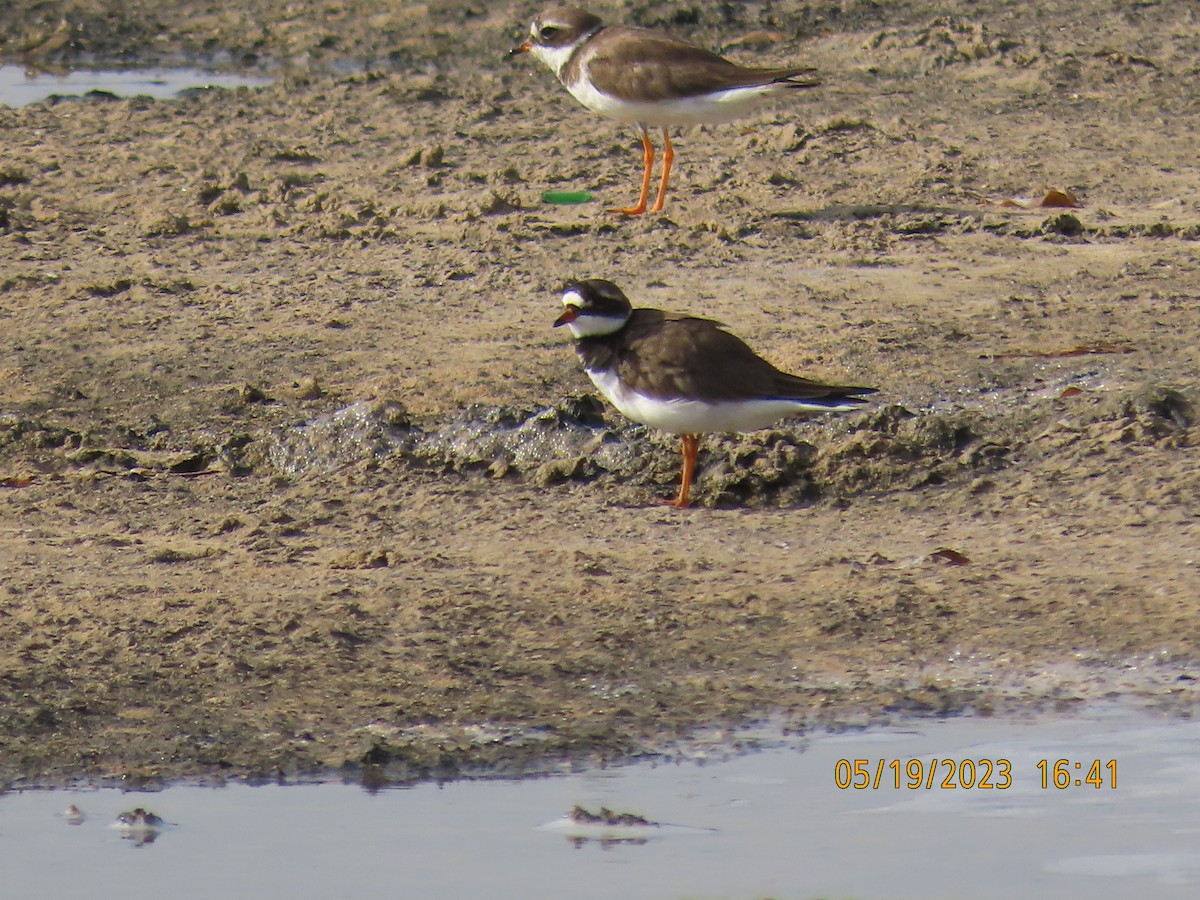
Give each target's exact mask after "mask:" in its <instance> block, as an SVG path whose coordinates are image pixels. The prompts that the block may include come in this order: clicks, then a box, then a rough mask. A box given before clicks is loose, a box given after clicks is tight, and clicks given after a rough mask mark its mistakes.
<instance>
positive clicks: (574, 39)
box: [510, 6, 819, 216]
mask: <svg viewBox="0 0 1200 900" xmlns="http://www.w3.org/2000/svg"><path fill="white" fill-rule="evenodd" d="M511 52H512V54H516V53H532V54H533V55H534V56H535V57H537V58H538V59H539V60H541V61H542V62H543V63H544V64H545V65H546V67H547V68H549V69H550V71H552V72H553V73H554V74H555V75H557V76H558V80H559V81H561V82H562V84H563V86H564V87H565V88H566V89H567V90H568V91H570V93H571V96H572V97H574V98H575V99H576V100H578V101H579V102H580V103H582V104H583V105H584V106H586V107H587V108H588V109H590V110H592V111H593V112H598V113H600V115H602V116H607V117H608V118H610V119H616V120H617V121H619V122H630V123H633V124H635V125H637V127H638V129H639V130H640V131H641V135H642V163H643V172H642V190H641V194H640V195H639V197H638V202H637V205H635V206H632V207H630V208H628V209H614V210H611V211H612V212H617V213H624V214H625V215H631V216H636V215H641V214H642V213H644V212H645V211H646V201H647V200H648V198H649V195H650V176H651V172H652V170H653V167H654V145H653V144H652V143H650V133H649V131H648V127H649V126H652V125H653V126H659V127H661V128H662V135H663V172H662V180H661V181H660V182H659V185H658V197H657V198H656V199H655V201H654V205H653V206H652V207H650V211H651V212H659V211H660V210H661V209H662V207H663V201H664V200H665V199H666V196H667V181H668V179H669V178H670V177H671V163H672V161H673V160H674V158H675V151H674V150H673V149H672V148H671V135H670V133H669V131H668V129H669V127H670V126H672V125H700V124H705V123H717V122H728V121H731V120H733V119H736V118H737V117H739V116H741V115H742V114H743V113H745V112H747V111H748V110H749V109H750V108H751V107H753V106H754V105H755V104H757V103H758V102H759V101H761V100H763V99H764V98H766V97H769V96H771V95H773V94H778V93H783V92H785V91H789V90H794V89H797V88H809V87H815V86H816V85H817V84H819V82H818V81H817V79H815V78H814V77H812V75H813V72H814V71H815V70H813V69H812V68H809V67H808V66H788V67H785V68H779V69H754V68H746V67H744V66H739V65H737V64H736V63H732V62H730V61H729V60H727V59H724V58H723V57H720V56H718V55H717V54H715V53H711V52H709V51H708V50H704V49H702V48H700V47H696V46H693V45H692V44H687V43H684V42H683V41H679V40H676V39H674V38H672V37H668V36H667V35H664V34H659V33H658V32H655V31H649V30H646V29H644V28H626V27H623V26H620V25H605V24H604V23H603V22H602V21H601V20H600V19H599V18H598V17H596V16H594V15H592V14H591V13H589V12H587V11H586V10H583V9H580V8H579V7H576V6H556V7H553V8H551V9H548V10H546V11H545V12H543V13H542V14H541V15H540V16H538V17H537V18H536V19H534V20H533V25H532V26H531V27H530V30H529V38H528V39H527V40H526V41H525V42H524V43H522V44H520V45H519V46H517V47H514V48H513V49H512V51H511ZM510 55H511V54H510Z"/></svg>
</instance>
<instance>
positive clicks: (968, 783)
mask: <svg viewBox="0 0 1200 900" xmlns="http://www.w3.org/2000/svg"><path fill="white" fill-rule="evenodd" d="M833 783H834V784H836V785H837V786H838V787H839V788H841V789H842V790H859V791H863V790H873V791H877V790H880V789H881V788H893V789H895V790H897V791H899V790H904V789H907V790H911V791H915V790H926V791H932V790H934V789H935V788H937V789H939V790H968V791H972V790H974V791H988V790H996V791H1003V790H1007V789H1008V788H1010V787H1012V783H1013V779H1012V763H1011V762H1010V761H1009V760H1007V759H938V758H937V757H935V758H933V759H916V758H914V759H907V760H905V759H877V760H874V761H872V760H869V759H839V760H838V761H837V762H836V763H835V764H834V766H833Z"/></svg>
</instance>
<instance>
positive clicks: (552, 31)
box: [537, 25, 562, 41]
mask: <svg viewBox="0 0 1200 900" xmlns="http://www.w3.org/2000/svg"><path fill="white" fill-rule="evenodd" d="M561 30H562V29H561V28H559V26H557V25H543V26H542V27H541V28H540V29H538V34H537V36H538V40H539V41H549V40H551V39H552V38H553V37H554V36H555V35H556V34H558V33H559V31H561Z"/></svg>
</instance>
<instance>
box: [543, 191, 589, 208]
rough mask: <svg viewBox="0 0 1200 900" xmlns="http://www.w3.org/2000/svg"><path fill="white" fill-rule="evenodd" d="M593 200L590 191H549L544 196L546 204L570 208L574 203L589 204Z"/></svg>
mask: <svg viewBox="0 0 1200 900" xmlns="http://www.w3.org/2000/svg"><path fill="white" fill-rule="evenodd" d="M591 199H592V195H591V193H590V192H589V191H547V192H546V193H544V194H542V201H543V202H544V203H554V204H557V205H558V206H569V205H571V204H572V203H587V202H588V201H589V200H591Z"/></svg>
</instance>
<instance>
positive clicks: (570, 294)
mask: <svg viewBox="0 0 1200 900" xmlns="http://www.w3.org/2000/svg"><path fill="white" fill-rule="evenodd" d="M562 302H563V306H574V307H575V308H576V309H578V310H579V311H580V312H579V315H578V316H576V317H575V319H574V320H573V321H571V322H568V323H567V327H568V328H570V329H571V334H572V335H573V336H574V337H575V338H576V339H578V338H585V337H600V336H601V335H605V334H612V333H613V332H614V331H620V330H621V329H622V328H623V327H624V326H625V323H626V322H627V321H629V317H628V316H606V315H602V314H600V313H594V312H589V311H588V308H587V302H586V301H585V300H584V299H583V297H582V296H581V295H580V293H579V291H567V292H566V293H565V294H563V298H562Z"/></svg>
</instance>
